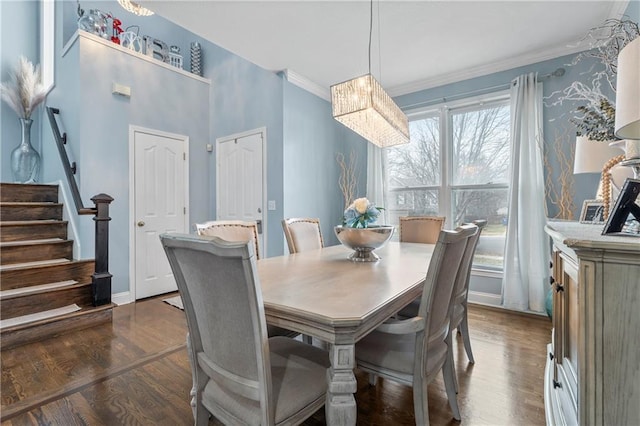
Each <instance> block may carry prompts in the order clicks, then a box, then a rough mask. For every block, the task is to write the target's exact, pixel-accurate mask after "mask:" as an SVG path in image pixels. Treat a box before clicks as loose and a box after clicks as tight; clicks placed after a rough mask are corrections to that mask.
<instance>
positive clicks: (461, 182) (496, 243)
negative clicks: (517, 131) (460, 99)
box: [385, 97, 510, 270]
mask: <svg viewBox="0 0 640 426" xmlns="http://www.w3.org/2000/svg"><path fill="white" fill-rule="evenodd" d="M408 115H409V120H410V123H409V129H410V137H411V142H410V143H409V144H407V145H401V146H398V147H393V148H389V149H386V150H385V162H386V174H387V176H386V178H387V208H388V212H389V219H390V221H391V223H392V224H395V225H397V224H398V222H399V219H398V218H399V217H400V216H435V215H442V216H446V217H447V225H446V226H447V227H449V228H453V227H455V226H457V225H459V224H461V223H464V222H471V221H473V220H476V219H485V220H487V222H488V225H487V227H486V228H485V230H484V231H483V235H482V237H481V239H480V243H479V244H478V249H477V251H476V257H475V259H474V267H476V268H484V269H496V270H499V269H502V259H503V252H504V237H505V234H506V227H507V225H508V224H507V197H508V191H509V166H510V146H509V141H510V111H509V104H508V98H506V97H502V98H501V99H498V100H494V101H491V102H484V103H482V104H481V103H474V104H467V105H466V106H464V107H459V108H446V107H444V106H443V107H441V108H438V109H432V110H430V111H422V112H417V113H415V114H412V113H409V114H408Z"/></svg>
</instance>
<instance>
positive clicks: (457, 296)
mask: <svg viewBox="0 0 640 426" xmlns="http://www.w3.org/2000/svg"><path fill="white" fill-rule="evenodd" d="M471 224H472V225H475V226H477V227H478V232H476V233H475V234H474V235H472V236H470V237H469V240H468V241H467V247H466V248H465V251H464V255H463V257H462V262H461V264H460V273H459V274H458V276H457V277H456V284H455V286H454V288H453V304H454V305H455V304H459V303H463V302H464V301H465V300H467V293H468V292H469V279H470V278H471V266H472V264H473V256H474V255H475V253H476V248H477V247H478V241H479V240H480V234H481V233H482V228H484V227H485V226H486V225H487V221H486V220H474V221H473V222H472V223H471Z"/></svg>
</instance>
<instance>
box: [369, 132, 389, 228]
mask: <svg viewBox="0 0 640 426" xmlns="http://www.w3.org/2000/svg"><path fill="white" fill-rule="evenodd" d="M382 156H383V152H382V148H380V147H378V146H376V145H374V144H372V143H367V199H368V200H369V201H371V202H372V203H373V204H374V205H375V206H379V207H384V210H383V211H382V214H380V217H379V218H378V221H377V224H378V225H386V224H388V223H389V216H388V214H387V205H386V201H385V188H384V187H385V172H384V161H383V157H382Z"/></svg>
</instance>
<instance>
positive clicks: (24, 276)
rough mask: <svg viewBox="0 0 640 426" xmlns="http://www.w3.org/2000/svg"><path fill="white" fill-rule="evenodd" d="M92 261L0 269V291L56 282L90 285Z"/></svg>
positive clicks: (93, 268)
mask: <svg viewBox="0 0 640 426" xmlns="http://www.w3.org/2000/svg"><path fill="white" fill-rule="evenodd" d="M94 270H95V262H94V261H93V260H72V261H68V260H67V259H62V260H61V261H59V262H56V263H53V264H51V263H49V264H44V263H43V262H38V265H35V266H34V265H31V264H27V265H26V266H19V265H11V267H10V268H8V269H7V270H4V271H3V270H2V268H0V290H3V291H4V290H10V289H14V288H20V287H27V286H34V285H41V284H47V283H51V282H58V281H68V280H74V281H78V282H79V283H90V282H91V274H93V273H94Z"/></svg>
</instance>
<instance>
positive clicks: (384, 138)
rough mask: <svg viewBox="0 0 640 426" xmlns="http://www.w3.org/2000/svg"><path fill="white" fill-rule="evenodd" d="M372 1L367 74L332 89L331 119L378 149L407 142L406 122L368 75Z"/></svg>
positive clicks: (400, 111) (378, 85) (388, 97)
mask: <svg viewBox="0 0 640 426" xmlns="http://www.w3.org/2000/svg"><path fill="white" fill-rule="evenodd" d="M372 27H373V0H371V13H370V20H369V73H368V74H365V75H363V76H360V77H356V78H353V79H351V80H348V81H345V82H342V83H338V84H334V85H333V86H331V107H332V111H333V118H335V119H336V120H338V121H339V122H341V123H342V124H344V125H345V126H346V127H348V128H349V129H351V130H353V131H354V132H356V133H357V134H359V135H360V136H362V137H363V138H365V139H366V140H368V141H369V142H371V143H373V144H374V145H377V146H379V147H381V148H384V147H389V146H394V145H400V144H404V143H407V142H409V120H408V119H407V116H406V115H405V113H404V112H402V110H401V109H400V108H399V107H398V105H396V103H395V102H393V99H391V96H389V95H388V94H387V92H385V91H384V89H383V88H382V86H381V85H380V83H378V81H377V80H376V79H375V78H373V75H372V74H371V33H372Z"/></svg>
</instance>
